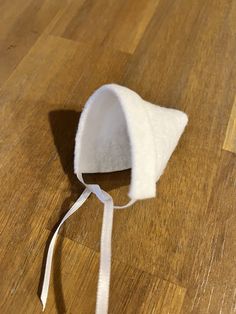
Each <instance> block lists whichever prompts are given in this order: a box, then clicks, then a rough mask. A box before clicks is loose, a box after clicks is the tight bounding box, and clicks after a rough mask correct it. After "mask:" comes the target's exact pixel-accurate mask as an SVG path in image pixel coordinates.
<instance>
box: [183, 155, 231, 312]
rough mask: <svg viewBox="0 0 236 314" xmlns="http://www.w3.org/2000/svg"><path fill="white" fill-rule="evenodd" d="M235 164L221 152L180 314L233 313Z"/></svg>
mask: <svg viewBox="0 0 236 314" xmlns="http://www.w3.org/2000/svg"><path fill="white" fill-rule="evenodd" d="M235 186H236V160H235V156H234V155H233V154H231V153H228V152H225V151H222V154H221V158H220V163H219V168H218V170H217V175H216V178H215V180H214V188H213V190H212V192H211V198H210V202H209V205H208V208H207V216H208V217H209V218H208V221H207V223H206V224H205V226H204V229H203V230H202V236H201V242H200V243H199V246H198V248H197V250H196V254H195V258H194V261H193V264H192V272H191V274H190V278H189V281H190V282H192V284H191V285H189V286H188V295H187V296H186V298H185V300H184V307H183V313H184V312H188V311H189V309H191V312H193V313H202V312H205V313H218V312H219V313H220V312H221V313H234V310H235V301H236V295H235V280H236V266H235V247H236V242H235V241H236V237H235V218H236V216H235V204H236V193H235Z"/></svg>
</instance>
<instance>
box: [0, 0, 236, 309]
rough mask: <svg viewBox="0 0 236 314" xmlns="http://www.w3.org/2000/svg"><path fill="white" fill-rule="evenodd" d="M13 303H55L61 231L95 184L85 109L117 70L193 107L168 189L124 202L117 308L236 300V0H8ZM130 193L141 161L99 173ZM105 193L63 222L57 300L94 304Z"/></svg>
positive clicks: (0, 236)
mask: <svg viewBox="0 0 236 314" xmlns="http://www.w3.org/2000/svg"><path fill="white" fill-rule="evenodd" d="M0 12H1V20H0V88H1V90H0V103H1V104H0V169H1V170H0V183H1V189H0V203H1V206H0V274H1V279H0V313H1V314H5V313H7V314H15V313H24V314H27V313H41V305H40V302H39V298H38V295H37V294H38V290H39V288H40V284H41V279H40V278H41V277H40V276H41V275H40V274H41V268H42V262H43V260H44V258H45V246H46V243H48V237H49V236H50V234H51V230H52V229H53V227H54V225H55V224H56V223H57V221H58V219H59V218H60V217H61V216H62V215H63V214H64V213H65V212H66V211H67V210H68V208H69V206H70V205H71V204H72V203H73V202H74V201H75V200H76V198H77V197H78V196H79V195H80V193H81V191H82V186H81V185H80V184H79V183H78V181H77V180H76V178H75V176H74V175H73V146H74V135H75V131H76V126H77V123H78V120H79V116H80V112H81V109H82V107H83V105H84V103H85V101H86V99H87V98H88V97H89V95H90V94H91V93H92V92H93V91H94V89H96V88H97V87H99V86H100V85H102V84H104V83H110V82H115V83H118V84H122V85H125V86H127V87H129V88H131V89H133V90H135V91H136V92H138V93H139V94H140V95H141V96H142V97H144V98H145V99H147V100H148V101H151V102H153V103H158V104H160V105H163V106H167V107H174V108H178V109H180V110H184V111H185V112H186V113H187V114H188V116H189V125H188V127H187V129H186V132H185V133H184V135H183V137H182V139H181V141H180V144H179V146H178V148H177V150H176V151H175V153H174V155H173V156H172V158H171V160H170V162H169V164H168V167H167V169H166V171H165V174H164V175H163V176H162V178H161V180H160V182H159V183H158V185H157V190H158V195H157V198H155V199H151V200H146V201H140V202H138V203H136V204H135V205H134V206H133V207H131V208H129V209H125V210H120V211H117V212H116V213H115V218H114V229H113V245H112V248H113V258H112V277H111V294H110V303H109V313H116V314H123V313H133V314H137V313H142V314H149V313H150V314H151V313H158V314H159V313H165V314H167V313H169V314H178V313H182V314H183V313H184V314H186V313H187V314H188V313H199V314H206V313H213V314H230V313H236V285H235V283H236V215H235V210H236V206H235V205H236V193H235V192H236V182H235V178H236V157H235V153H236V98H235V95H236V1H234V0H198V1H189V0H175V1H173V0H118V1H117V0H94V1H92V0H71V1H69V0H68V1H66V0H61V1H58V0H42V1H39V0H11V1H7V0H2V1H0ZM89 180H91V181H97V182H100V183H101V185H102V186H103V187H104V188H105V189H106V190H107V191H109V192H110V193H111V195H112V196H113V197H114V199H115V201H116V203H123V202H125V200H126V198H125V194H126V191H127V190H128V184H129V172H128V171H125V172H122V173H117V174H114V175H112V176H111V175H99V176H97V175H92V176H91V175H90V177H89ZM101 221H102V206H101V204H100V203H99V202H98V201H97V200H96V198H95V197H91V198H90V199H89V200H88V202H87V203H86V205H84V206H83V207H82V208H81V209H80V210H79V211H78V213H76V214H75V215H74V216H73V217H72V218H71V219H70V220H69V221H68V222H67V223H66V224H65V227H63V230H62V231H61V235H60V237H59V240H58V243H57V248H56V251H55V257H54V263H53V278H52V280H51V289H50V294H49V300H48V304H47V308H46V311H45V313H59V314H61V313H73V314H90V313H94V309H95V301H96V286H97V276H98V262H99V243H100V229H101Z"/></svg>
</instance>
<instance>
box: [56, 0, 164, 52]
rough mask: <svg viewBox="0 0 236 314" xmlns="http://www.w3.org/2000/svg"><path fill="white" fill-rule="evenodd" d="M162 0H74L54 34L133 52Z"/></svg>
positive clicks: (66, 9) (57, 24)
mask: <svg viewBox="0 0 236 314" xmlns="http://www.w3.org/2000/svg"><path fill="white" fill-rule="evenodd" d="M158 3H159V0H149V1H146V0H139V1H133V0H120V1H115V0H109V1H106V0H100V1H94V0H87V1H84V0H80V1H75V0H74V1H72V3H71V5H70V6H68V7H66V8H65V12H64V14H63V15H62V16H61V18H60V19H59V21H58V22H57V23H56V25H55V27H54V29H53V30H52V34H54V35H59V36H62V37H65V38H68V39H73V40H76V41H81V42H85V43H89V44H91V45H102V46H103V47H104V49H106V47H109V46H111V47H114V48H117V49H119V50H122V51H124V52H128V53H133V52H134V50H135V48H136V46H137V45H138V43H139V41H140V39H141V38H142V35H143V33H144V31H145V29H146V27H147V25H148V23H149V21H150V20H151V18H152V16H153V14H154V12H155V8H156V7H157V5H158ZM101 12H102V14H101Z"/></svg>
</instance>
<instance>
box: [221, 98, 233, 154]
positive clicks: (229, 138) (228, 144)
mask: <svg viewBox="0 0 236 314" xmlns="http://www.w3.org/2000/svg"><path fill="white" fill-rule="evenodd" d="M223 149H225V150H228V151H230V152H232V153H236V97H235V100H234V103H233V107H232V111H231V114H230V118H229V123H228V127H227V131H226V136H225V141H224V145H223Z"/></svg>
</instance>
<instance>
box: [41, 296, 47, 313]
mask: <svg viewBox="0 0 236 314" xmlns="http://www.w3.org/2000/svg"><path fill="white" fill-rule="evenodd" d="M40 301H41V304H42V312H44V310H45V307H46V300H44V298H43V297H42V296H41V297H40Z"/></svg>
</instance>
